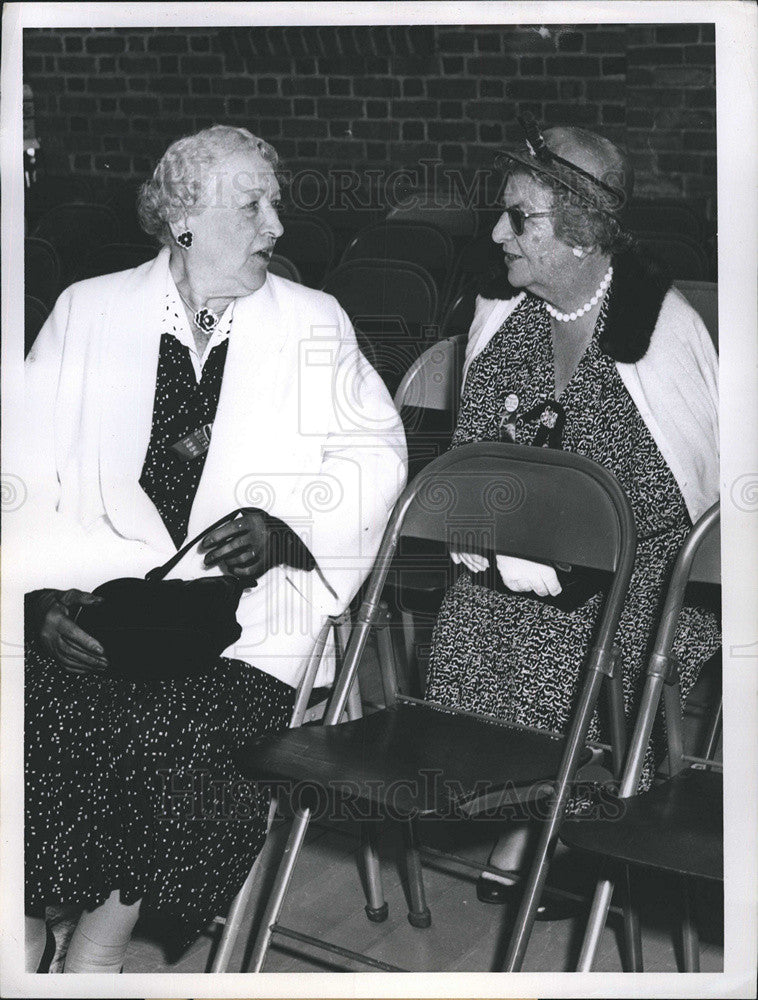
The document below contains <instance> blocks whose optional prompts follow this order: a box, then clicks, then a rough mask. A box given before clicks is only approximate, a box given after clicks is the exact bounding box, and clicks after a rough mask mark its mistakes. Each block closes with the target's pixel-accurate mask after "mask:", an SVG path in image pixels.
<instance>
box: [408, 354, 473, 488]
mask: <svg viewBox="0 0 758 1000" xmlns="http://www.w3.org/2000/svg"><path fill="white" fill-rule="evenodd" d="M465 347H466V338H465V337H454V338H450V339H447V340H440V341H439V342H438V343H436V344H432V346H431V347H428V348H427V349H426V350H425V351H424V352H423V354H422V355H421V356H420V357H419V358H417V359H416V360H415V361H414V362H413V364H412V365H411V366H410V368H409V369H408V371H407V372H406V373H405V375H404V376H403V380H402V382H401V383H400V386H399V387H398V390H397V392H396V393H395V406H396V407H397V410H398V412H399V413H400V416H401V418H402V421H403V426H404V428H405V439H406V442H407V445H408V476H409V478H412V477H413V476H415V475H416V473H418V472H420V471H421V469H423V468H424V467H425V466H426V465H428V464H429V462H430V461H431V460H432V459H434V458H437V457H438V456H439V455H441V454H443V452H446V451H447V450H448V448H449V447H450V439H451V438H452V436H453V431H454V429H455V421H456V419H457V415H458V398H459V394H460V392H459V390H460V373H461V371H462V370H463V353H464V350H465Z"/></svg>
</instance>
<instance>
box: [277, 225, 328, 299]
mask: <svg viewBox="0 0 758 1000" xmlns="http://www.w3.org/2000/svg"><path fill="white" fill-rule="evenodd" d="M282 226H283V227H284V233H283V234H282V236H280V237H279V239H278V240H277V241H276V251H277V253H278V254H279V255H280V256H282V257H286V258H287V259H288V260H291V261H292V262H293V263H294V264H295V266H296V267H297V269H298V271H299V272H300V274H301V275H302V281H303V284H305V285H308V286H309V287H310V288H320V286H321V283H322V282H323V280H324V278H325V276H326V275H327V274H328V272H329V268H330V267H331V266H332V261H333V260H334V233H333V232H332V229H331V227H330V226H329V225H328V223H326V222H324V220H323V219H321V218H319V217H318V216H317V215H313V214H310V215H285V216H284V217H283V218H282Z"/></svg>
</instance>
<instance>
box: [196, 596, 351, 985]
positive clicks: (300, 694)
mask: <svg viewBox="0 0 758 1000" xmlns="http://www.w3.org/2000/svg"><path fill="white" fill-rule="evenodd" d="M351 628H352V624H351V619H350V611H349V610H348V611H345V612H344V613H343V614H341V615H340V616H339V617H337V618H329V619H328V620H327V621H326V622H324V625H323V627H322V629H321V632H320V633H319V636H318V639H317V640H316V645H315V646H314V648H313V650H312V652H311V655H310V658H309V660H308V664H307V666H306V668H305V673H304V674H303V679H302V680H301V681H300V684H299V686H298V689H297V694H296V696H295V705H294V707H293V709H292V716H291V718H290V723H289V725H290V729H295V728H297V727H298V726H302V725H304V724H305V723H307V722H315V721H317V720H319V719H321V718H323V715H324V712H325V711H326V708H327V702H326V701H323V702H320V703H317V704H315V705H314V704H312V703H311V702H312V698H311V696H312V693H313V685H314V682H315V680H316V674H317V673H318V668H319V666H320V665H321V658H322V656H323V655H324V650H325V648H326V643H327V641H328V638H329V633H330V631H332V632H333V634H334V645H335V653H336V656H337V663H338V665H339V663H341V662H342V659H343V657H344V654H345V650H346V649H347V643H348V641H349V639H350V630H351ZM362 714H363V707H362V704H361V695H360V689H359V687H358V684H357V683H355V684H353V686H352V688H351V689H350V693H349V695H348V700H347V704H346V706H345V717H346V718H347V719H349V720H354V719H360V718H361V716H362ZM276 809H277V800H276V798H275V797H274V798H272V800H271V805H270V807H269V814H268V829H269V831H270V830H271V827H272V825H273V823H274V818H275V816H276ZM269 844H270V841H269V840H268V839H267V840H266V842H265V843H264V845H263V848H262V849H261V852H260V854H259V855H258V857H257V858H256V859H255V861H254V862H253V865H252V867H251V868H250V871H249V872H248V875H247V878H246V879H245V881H244V883H243V885H242V887H241V889H240V890H239V892H238V893H237V895H236V896H235V897H234V899H233V900H232V902H231V904H230V906H229V912H228V913H227V915H226V916H225V917H216V922H217V923H219V924H222V925H223V928H224V929H223V931H222V933H221V937H220V939H219V942H218V947H217V948H216V951H215V954H214V957H213V963H212V966H211V972H226V971H227V969H228V967H229V960H230V958H231V956H232V951H233V950H234V946H235V944H236V943H237V938H238V937H239V932H240V928H241V926H242V921H243V920H244V918H245V912H246V911H247V908H248V905H249V902H250V896H251V895H252V892H253V889H254V887H255V885H256V883H257V881H258V879H259V878H260V876H261V873H262V872H263V871H265V870H266V868H267V866H268V864H270V854H271V850H270V846H269Z"/></svg>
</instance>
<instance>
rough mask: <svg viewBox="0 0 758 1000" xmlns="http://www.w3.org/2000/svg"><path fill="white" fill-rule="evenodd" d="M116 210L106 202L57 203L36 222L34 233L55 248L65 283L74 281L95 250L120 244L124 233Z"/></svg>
mask: <svg viewBox="0 0 758 1000" xmlns="http://www.w3.org/2000/svg"><path fill="white" fill-rule="evenodd" d="M120 228H121V227H120V224H119V221H118V218H117V217H116V214H115V212H114V211H113V209H111V208H108V207H107V206H106V205H97V204H94V203H92V204H89V205H86V204H83V203H81V202H75V203H72V204H70V205H57V206H56V207H55V208H52V209H50V211H49V212H47V213H46V214H45V215H44V216H43V217H42V218H41V219H40V220H39V222H38V223H37V227H36V229H35V230H34V233H33V235H34V236H37V237H40V238H42V239H43V240H47V241H48V243H52V245H53V246H54V247H55V249H56V251H57V253H58V256H59V258H60V261H61V266H62V275H61V277H62V280H63V284H64V285H66V284H68V283H70V282H71V281H73V280H75V278H76V275H77V270H78V268H79V267H80V266H81V264H82V261H83V260H85V259H86V258H87V257H88V256H89V254H90V253H91V252H92V250H93V249H96V248H98V247H104V246H107V245H108V244H109V243H117V242H118V240H119V238H120V235H121V232H120Z"/></svg>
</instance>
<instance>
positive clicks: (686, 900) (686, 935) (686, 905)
mask: <svg viewBox="0 0 758 1000" xmlns="http://www.w3.org/2000/svg"><path fill="white" fill-rule="evenodd" d="M679 884H680V889H681V896H682V959H683V962H684V971H685V972H700V938H699V935H698V930H697V913H696V911H695V895H694V891H693V890H694V887H693V885H692V883H691V882H690V880H689V879H688V878H686V877H685V876H683V875H682V876H680V878H679Z"/></svg>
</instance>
